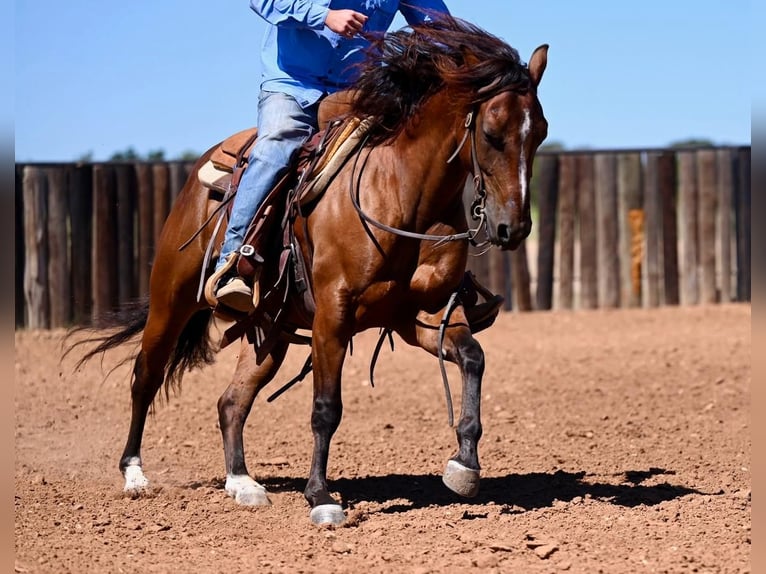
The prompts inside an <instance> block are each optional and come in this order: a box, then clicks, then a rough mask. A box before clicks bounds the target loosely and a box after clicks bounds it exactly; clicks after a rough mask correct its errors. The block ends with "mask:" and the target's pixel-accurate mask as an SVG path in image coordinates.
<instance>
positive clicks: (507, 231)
mask: <svg viewBox="0 0 766 574" xmlns="http://www.w3.org/2000/svg"><path fill="white" fill-rule="evenodd" d="M497 238H498V239H499V240H500V241H501V242H503V243H508V242H509V241H510V240H511V227H510V225H506V224H505V223H501V224H500V225H498V226H497Z"/></svg>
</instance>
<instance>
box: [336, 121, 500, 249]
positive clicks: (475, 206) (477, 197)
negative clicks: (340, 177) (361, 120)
mask: <svg viewBox="0 0 766 574" xmlns="http://www.w3.org/2000/svg"><path fill="white" fill-rule="evenodd" d="M473 120H474V111H473V110H472V111H470V112H468V114H467V115H466V118H465V122H464V126H465V133H464V134H463V138H462V139H461V140H460V143H459V144H458V146H457V148H456V149H455V151H454V152H453V153H452V155H451V156H450V157H449V159H447V163H451V162H452V160H453V159H455V157H457V155H458V154H459V153H460V150H462V149H463V146H464V145H465V142H466V140H467V139H469V137H470V140H471V162H472V163H473V187H474V199H473V202H472V203H471V210H470V213H471V218H472V219H473V220H474V221H478V223H477V225H476V227H474V228H473V229H469V230H468V231H464V232H463V233H454V234H452V235H434V234H429V233H415V232H414V231H406V230H404V229H399V228H397V227H391V226H390V225H386V224H385V223H382V222H380V221H378V220H376V219H373V218H372V217H370V216H369V215H367V214H366V213H365V212H364V210H363V209H362V207H361V205H360V204H359V185H358V184H357V186H356V190H355V189H354V176H353V174H354V173H355V172H356V170H357V165H358V163H359V158H360V156H361V155H362V150H364V148H365V147H366V144H367V141H368V139H369V135H366V136H365V137H364V139H363V140H362V143H361V145H360V146H359V151H358V152H357V154H356V157H355V158H354V166H353V169H352V176H351V183H350V184H349V196H350V197H351V203H352V205H353V206H354V209H356V212H357V213H358V214H359V217H361V218H362V219H363V220H364V221H366V222H367V223H369V224H371V225H373V226H375V227H377V228H378V229H382V230H383V231H387V232H388V233H392V234H394V235H399V236H400V237H408V238H410V239H420V240H422V241H436V245H437V246H438V245H441V244H442V243H448V242H450V241H464V240H467V241H469V242H470V243H471V244H472V245H475V246H479V247H481V246H483V245H485V244H486V243H487V242H482V243H477V242H476V236H477V235H478V234H479V232H480V231H481V230H482V229H483V228H484V226H485V225H486V219H485V212H484V202H485V198H486V196H487V190H486V188H485V186H484V174H483V173H482V171H481V166H480V165H479V160H478V157H477V154H476V129H475V125H474V121H473ZM370 153H372V150H369V151H368V152H367V156H366V157H365V158H364V161H363V162H362V166H361V169H360V170H359V179H361V175H362V172H363V171H364V167H365V166H366V165H367V160H368V159H369V158H370Z"/></svg>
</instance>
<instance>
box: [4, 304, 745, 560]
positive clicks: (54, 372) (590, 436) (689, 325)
mask: <svg viewBox="0 0 766 574" xmlns="http://www.w3.org/2000/svg"><path fill="white" fill-rule="evenodd" d="M61 339H62V333H61V332H54V333H49V332H19V333H16V364H15V369H16V376H15V415H16V421H15V429H16V431H15V432H16V434H15V445H16V459H15V494H16V496H15V550H16V572H21V573H26V572H30V573H31V572H56V573H60V572H77V573H80V572H108V573H113V572H114V573H119V572H141V573H144V572H205V573H207V572H211V573H216V572H221V573H232V572H259V573H267V572H323V573H326V572H349V573H352V572H353V573H357V572H365V573H375V572H412V573H419V574H425V573H427V572H472V571H475V572H519V573H527V572H529V573H536V572H571V573H588V574H590V573H598V572H604V573H617V574H622V573H625V574H627V573H643V572H700V573H702V572H726V573H729V572H731V573H742V572H750V550H751V528H750V524H751V474H750V465H751V445H752V442H751V437H750V383H751V374H750V373H751V371H750V361H751V343H750V306H747V305H725V306H719V307H701V308H681V309H678V308H675V309H670V308H668V309H660V310H654V311H635V310H634V311H609V312H602V311H598V312H574V313H571V312H569V313H567V312H553V313H534V314H525V315H518V314H504V315H501V317H500V318H499V319H498V321H497V323H496V324H495V326H494V327H493V328H491V329H490V330H489V331H486V332H484V333H481V334H480V335H479V340H480V341H481V342H482V345H483V347H484V350H485V353H486V359H487V369H486V375H485V378H484V385H483V391H482V395H483V423H484V437H483V439H482V441H481V443H480V460H481V463H482V466H483V470H482V484H481V491H480V493H479V496H478V497H477V498H476V499H472V500H460V499H458V498H457V497H456V496H455V495H453V494H451V493H450V492H449V491H448V490H447V489H446V487H444V486H443V485H442V483H441V472H442V469H443V467H444V464H445V463H446V461H447V459H448V458H449V456H450V455H451V454H452V453H453V449H454V448H455V445H456V442H455V437H454V431H453V430H452V429H450V428H449V427H448V426H447V413H446V409H445V401H444V395H443V391H442V383H441V379H440V376H439V367H438V363H437V361H436V359H434V358H432V357H430V356H429V355H426V354H425V353H424V352H423V351H419V350H416V349H411V348H409V347H406V346H405V345H404V344H403V343H402V342H401V341H397V345H396V351H395V352H394V353H391V351H390V349H389V348H388V347H384V350H383V351H382V353H381V357H380V360H379V362H378V366H377V369H376V377H375V387H374V388H371V387H370V383H369V371H368V369H369V361H370V358H371V356H372V350H373V348H374V344H375V341H376V335H375V333H369V334H364V335H362V336H358V337H356V339H355V341H354V354H353V356H352V357H350V358H349V359H348V361H347V363H346V368H345V371H344V374H345V378H344V407H345V410H344V418H343V422H342V424H341V427H340V429H339V430H338V432H337V434H336V435H335V439H334V442H333V446H332V449H331V453H330V466H329V478H330V480H331V488H332V489H333V491H334V492H336V493H337V494H338V495H339V497H340V498H341V499H342V501H343V505H344V507H345V508H346V509H347V513H348V516H349V520H348V521H347V524H346V525H344V526H343V527H341V528H338V529H328V528H317V527H314V526H312V525H311V523H310V522H309V519H308V510H309V508H308V505H307V504H306V502H305V501H304V499H303V495H302V491H303V488H304V486H305V481H306V477H307V473H308V467H309V461H310V455H311V432H310V428H309V414H310V397H311V383H310V378H309V380H307V381H305V382H303V383H301V384H300V385H299V386H298V387H296V388H294V389H292V390H290V391H289V392H287V393H286V394H285V395H283V396H282V397H281V398H279V399H278V400H276V401H275V402H273V403H267V402H266V397H267V396H268V394H269V393H268V391H269V389H268V388H267V390H266V391H267V392H265V393H264V394H263V395H261V396H259V397H258V399H257V401H256V404H255V407H254V409H253V412H252V414H251V416H250V420H249V424H248V427H247V429H246V436H245V441H246V442H245V446H246V449H247V454H248V461H249V468H250V471H251V472H252V473H253V474H254V475H255V478H256V479H257V480H259V481H261V483H262V484H264V485H265V486H266V487H267V488H268V490H269V492H270V497H271V500H272V502H273V506H271V507H262V508H244V507H238V506H237V505H236V504H235V503H234V501H233V500H231V499H229V498H228V497H227V496H226V494H225V493H224V490H223V479H224V467H223V450H222V446H221V439H220V434H219V431H218V428H217V412H216V400H217V398H218V396H219V395H220V393H221V392H222V391H223V389H224V388H225V386H226V384H227V381H228V378H229V376H230V375H231V372H232V370H233V367H234V355H235V354H236V349H226V350H224V351H223V352H222V353H221V355H220V356H219V359H218V362H217V363H216V364H215V365H213V366H211V367H208V368H206V369H204V370H202V371H196V372H193V373H191V374H189V375H187V377H186V378H185V380H184V387H183V390H182V391H181V393H180V394H178V395H175V396H171V399H170V402H169V403H167V404H166V403H163V404H160V405H158V407H157V409H156V414H155V416H154V417H152V418H150V419H149V421H148V424H147V429H146V434H145V441H144V445H145V446H144V450H143V455H144V470H145V471H146V473H147V476H148V477H149V479H150V480H151V481H152V485H153V491H152V493H151V495H150V496H148V497H144V498H141V499H137V500H131V499H128V498H125V497H124V496H123V495H122V492H121V489H122V477H121V475H120V473H119V471H118V470H117V462H118V458H119V456H120V454H121V452H122V448H123V445H124V440H125V438H126V435H127V427H128V416H129V415H128V409H129V386H128V384H129V383H128V376H129V368H128V367H122V368H120V369H118V370H117V371H116V372H115V373H114V374H113V375H112V376H111V377H110V378H108V379H107V380H106V381H105V382H104V381H103V378H104V373H105V372H106V371H107V370H108V369H109V368H110V366H112V365H113V364H114V363H115V362H116V360H117V359H118V358H119V357H120V356H121V353H120V352H116V353H112V354H109V355H107V357H106V358H105V360H104V363H103V365H100V364H99V362H98V361H93V362H92V363H90V364H88V365H87V366H86V367H85V368H83V369H82V370H81V371H79V372H74V371H73V367H74V361H73V360H70V359H67V360H65V361H64V362H63V363H62V362H61V361H60V350H61V348H60V345H61ZM129 350H130V349H127V348H126V349H125V352H126V353H127V352H128V351H129ZM306 353H307V350H306V349H304V348H299V349H295V351H294V352H292V353H291V354H290V355H289V356H288V359H287V361H286V364H285V367H284V368H283V371H282V374H281V377H280V378H279V380H280V381H282V382H285V381H286V380H287V379H288V378H290V377H292V376H293V375H294V374H296V373H297V372H298V371H299V369H300V367H301V365H302V363H303V360H304V359H305V357H306ZM449 373H450V380H451V383H452V387H453V392H454V398H455V402H456V406H458V405H459V398H460V388H459V387H460V385H459V379H458V376H457V372H456V370H454V369H450V370H449ZM275 388H276V385H274V387H273V388H272V389H271V390H274V389H275Z"/></svg>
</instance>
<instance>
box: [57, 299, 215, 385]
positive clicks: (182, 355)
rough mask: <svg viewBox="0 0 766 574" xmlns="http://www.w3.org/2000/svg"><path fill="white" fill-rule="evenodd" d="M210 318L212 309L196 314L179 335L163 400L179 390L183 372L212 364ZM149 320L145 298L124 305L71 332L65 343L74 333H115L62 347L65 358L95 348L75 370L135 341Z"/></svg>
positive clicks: (166, 372) (171, 358) (92, 337)
mask: <svg viewBox="0 0 766 574" xmlns="http://www.w3.org/2000/svg"><path fill="white" fill-rule="evenodd" d="M212 315H213V311H212V309H202V310H200V311H197V312H196V313H195V314H194V315H192V317H191V319H189V321H188V322H187V323H186V325H185V326H184V328H183V330H182V331H181V335H180V336H179V337H178V341H177V342H176V346H175V347H174V348H173V352H172V353H171V355H170V358H169V359H168V363H167V365H166V366H165V379H164V385H165V394H166V396H167V394H168V393H169V388H170V387H173V388H179V387H180V385H181V379H182V378H183V374H184V373H185V372H186V371H190V370H192V369H194V368H198V367H203V366H205V365H209V364H211V363H213V361H214V360H215V349H214V347H213V344H212V342H211V341H210V338H209V336H208V325H209V323H210V318H211V317H212ZM148 317H149V299H148V298H144V299H140V300H137V301H133V302H130V303H126V304H123V305H122V306H121V307H120V308H119V309H118V310H117V311H113V312H109V313H105V314H104V315H102V316H100V317H99V318H98V319H97V321H96V322H95V323H94V325H92V326H84V327H76V328H74V329H71V330H70V331H69V333H68V334H67V337H66V339H67V341H68V340H69V338H70V337H71V336H72V335H74V334H76V333H81V332H90V333H93V332H94V330H95V329H114V328H116V329H117V330H116V331H115V332H112V333H110V334H102V335H93V336H91V337H86V338H85V339H82V340H80V341H76V342H74V343H68V342H67V343H65V350H64V357H66V356H67V355H68V354H69V353H71V352H72V351H73V350H75V349H77V348H79V347H81V346H83V345H88V346H90V345H92V344H95V345H96V346H95V347H93V348H91V349H89V350H88V351H87V352H86V353H85V354H84V355H83V356H82V357H81V358H80V360H78V361H77V364H76V366H75V368H79V367H81V366H82V365H83V364H85V363H86V362H88V361H89V360H91V359H92V358H93V357H95V356H96V355H103V353H105V352H106V351H109V350H111V349H114V348H116V347H119V346H120V345H122V344H124V343H127V342H129V341H131V340H132V339H134V338H135V337H136V335H138V334H140V333H141V332H142V331H143V330H144V327H146V321H147V319H148ZM137 355H138V351H137V352H136V353H133V354H131V355H129V356H127V357H126V358H125V359H123V360H122V361H120V362H119V363H118V364H117V365H115V367H114V368H113V369H112V370H111V371H110V373H111V372H112V371H113V370H114V369H116V368H117V367H119V366H121V365H123V364H125V363H127V362H130V361H133V360H135V358H136V356H137ZM107 376H108V374H107Z"/></svg>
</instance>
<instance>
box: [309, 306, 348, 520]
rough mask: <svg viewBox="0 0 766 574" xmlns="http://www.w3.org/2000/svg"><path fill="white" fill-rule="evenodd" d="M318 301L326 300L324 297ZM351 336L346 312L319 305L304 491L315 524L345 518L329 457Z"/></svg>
mask: <svg viewBox="0 0 766 574" xmlns="http://www.w3.org/2000/svg"><path fill="white" fill-rule="evenodd" d="M317 300H318V301H322V298H319V297H318V298H317ZM326 300H327V299H325V301H326ZM350 337H351V335H350V331H349V328H348V326H347V325H346V324H345V322H344V320H343V313H342V312H340V311H338V310H337V309H331V308H328V305H322V306H320V307H319V308H317V311H316V314H315V316H314V324H313V327H312V362H313V365H314V401H313V407H312V412H311V430H312V432H313V434H314V454H313V457H312V460H311V472H310V474H309V479H308V483H307V484H306V490H305V491H304V496H305V497H306V500H307V501H308V503H309V504H310V505H311V513H310V515H309V516H310V518H311V521H312V522H313V523H314V524H334V525H339V524H342V523H343V521H344V520H345V515H344V513H343V508H342V507H341V505H340V504H338V502H337V501H336V500H335V499H333V497H332V496H330V492H329V489H328V487H327V460H328V457H329V452H330V441H331V440H332V436H333V434H334V433H335V431H336V430H337V428H338V425H339V424H340V419H341V416H342V414H343V402H342V400H341V370H342V368H343V361H344V360H345V357H346V346H347V345H348V341H349V339H350Z"/></svg>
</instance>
